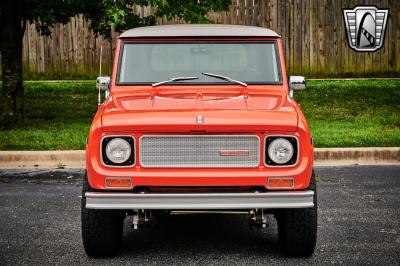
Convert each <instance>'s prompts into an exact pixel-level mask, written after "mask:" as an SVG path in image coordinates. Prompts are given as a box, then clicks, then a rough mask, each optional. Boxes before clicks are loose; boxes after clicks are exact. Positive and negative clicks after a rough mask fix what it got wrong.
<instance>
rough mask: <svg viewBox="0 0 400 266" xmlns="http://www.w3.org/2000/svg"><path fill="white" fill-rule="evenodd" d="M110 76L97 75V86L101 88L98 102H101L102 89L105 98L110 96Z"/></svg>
mask: <svg viewBox="0 0 400 266" xmlns="http://www.w3.org/2000/svg"><path fill="white" fill-rule="evenodd" d="M110 80H111V79H110V77H97V81H96V84H97V88H98V90H99V94H98V102H99V105H100V104H101V91H104V98H105V99H106V98H108V96H109V95H110Z"/></svg>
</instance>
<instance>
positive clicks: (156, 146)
mask: <svg viewBox="0 0 400 266" xmlns="http://www.w3.org/2000/svg"><path fill="white" fill-rule="evenodd" d="M221 151H241V152H243V151H244V152H245V153H246V152H247V151H248V156H237V155H236V156H221V155H220V152H221ZM259 154H260V141H259V139H258V137H257V136H247V135H246V136H244V135H229V136H220V135H196V136H192V135H190V136H187V135H179V136H177V135H173V136H172V135H168V136H160V135H145V136H143V137H141V139H140V143H139V155H140V163H141V165H142V166H143V167H256V166H258V165H259V162H260V158H259Z"/></svg>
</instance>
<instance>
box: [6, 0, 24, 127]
mask: <svg viewBox="0 0 400 266" xmlns="http://www.w3.org/2000/svg"><path fill="white" fill-rule="evenodd" d="M16 2H19V1H3V2H2V3H1V9H0V25H1V27H0V53H1V67H2V79H3V86H2V87H3V88H2V93H1V98H0V106H1V110H0V128H2V129H6V128H10V126H11V125H12V124H14V123H15V122H17V121H18V120H19V119H21V116H22V112H23V93H24V89H23V77H22V38H23V36H24V32H25V23H24V22H23V17H22V12H21V9H20V8H21V6H20V5H18V4H16Z"/></svg>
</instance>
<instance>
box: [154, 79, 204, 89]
mask: <svg viewBox="0 0 400 266" xmlns="http://www.w3.org/2000/svg"><path fill="white" fill-rule="evenodd" d="M198 78H199V77H175V78H170V79H167V80H164V81H160V82H156V83H153V84H151V86H153V87H157V86H159V85H161V84H164V83H169V82H175V81H183V80H193V79H198Z"/></svg>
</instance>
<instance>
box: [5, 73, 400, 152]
mask: <svg viewBox="0 0 400 266" xmlns="http://www.w3.org/2000/svg"><path fill="white" fill-rule="evenodd" d="M295 99H296V100H297V101H298V102H299V103H300V104H301V106H302V109H303V111H304V114H305V116H306V117H307V120H308V122H309V125H310V127H311V131H312V133H313V137H314V142H315V144H316V146H317V147H368V146H400V80H379V81H378V80H359V81H309V82H308V83H307V90H306V91H303V92H297V93H295ZM96 110H97V91H96V89H95V82H94V81H69V82H45V81H38V82H25V114H24V120H23V121H21V122H20V123H19V124H18V125H15V126H14V127H13V128H12V129H11V130H7V131H0V149H1V150H64V149H84V147H85V139H86V136H87V132H88V129H89V126H90V123H91V120H92V118H93V116H94V114H95V112H96Z"/></svg>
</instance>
